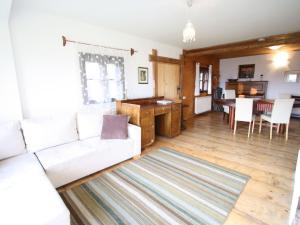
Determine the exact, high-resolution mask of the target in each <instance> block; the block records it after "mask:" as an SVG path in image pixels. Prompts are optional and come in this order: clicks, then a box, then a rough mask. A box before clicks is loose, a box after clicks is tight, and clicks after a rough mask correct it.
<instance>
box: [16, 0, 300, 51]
mask: <svg viewBox="0 0 300 225" xmlns="http://www.w3.org/2000/svg"><path fill="white" fill-rule="evenodd" d="M14 7H17V8H19V9H20V8H21V9H22V8H31V9H33V10H40V11H46V12H48V13H52V14H56V15H61V16H66V17H71V18H74V19H78V20H81V21H83V22H87V23H91V24H94V25H99V26H102V27H107V28H110V29H115V30H119V31H122V32H126V33H129V34H133V35H137V36H140V37H144V38H148V39H151V40H156V41H160V42H163V43H167V44H170V45H174V46H178V47H182V48H184V49H191V48H200V47H207V46H212V45H217V44H223V43H230V42H236V41H243V40H247V39H252V38H258V37H262V36H269V35H274V34H282V33H289V32H295V31H300V13H299V11H300V0H194V4H193V7H192V8H191V10H189V9H188V7H187V5H186V1H185V0H105V1H104V0H15V2H14ZM188 19H190V20H191V22H192V23H193V24H194V26H195V28H196V42H195V43H193V44H184V43H183V42H182V29H183V27H184V25H185V23H186V22H187V20H188Z"/></svg>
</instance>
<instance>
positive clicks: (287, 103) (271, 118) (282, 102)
mask: <svg viewBox="0 0 300 225" xmlns="http://www.w3.org/2000/svg"><path fill="white" fill-rule="evenodd" d="M294 101H295V99H276V100H275V102H274V105H273V109H272V113H271V115H265V114H262V115H261V116H260V123H259V133H261V126H262V121H263V120H265V121H268V122H269V123H270V140H272V130H273V124H277V133H279V127H280V125H281V124H285V125H286V130H285V139H286V140H288V134H289V123H290V117H291V113H292V108H293V104H294Z"/></svg>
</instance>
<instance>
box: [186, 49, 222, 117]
mask: <svg viewBox="0 0 300 225" xmlns="http://www.w3.org/2000/svg"><path fill="white" fill-rule="evenodd" d="M196 62H199V63H200V64H201V65H205V66H208V65H212V90H214V89H216V88H217V87H218V85H219V76H220V72H219V71H220V69H219V64H220V63H219V59H218V58H217V57H215V56H213V55H206V56H187V55H184V71H183V96H185V99H183V104H185V105H188V106H187V107H185V108H184V110H183V118H184V120H186V119H189V118H191V117H193V116H194V104H195V102H194V96H195V94H194V91H195V73H196V71H195V65H196Z"/></svg>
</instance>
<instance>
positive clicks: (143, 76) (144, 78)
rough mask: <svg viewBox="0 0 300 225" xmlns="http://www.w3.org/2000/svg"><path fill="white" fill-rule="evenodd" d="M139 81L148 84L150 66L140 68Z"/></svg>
mask: <svg viewBox="0 0 300 225" xmlns="http://www.w3.org/2000/svg"><path fill="white" fill-rule="evenodd" d="M138 82H139V84H148V68H147V67H139V68H138Z"/></svg>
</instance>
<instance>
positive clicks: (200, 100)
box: [195, 96, 212, 114]
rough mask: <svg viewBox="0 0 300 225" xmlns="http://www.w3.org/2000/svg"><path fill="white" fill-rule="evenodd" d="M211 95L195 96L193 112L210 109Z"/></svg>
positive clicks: (202, 111)
mask: <svg viewBox="0 0 300 225" xmlns="http://www.w3.org/2000/svg"><path fill="white" fill-rule="evenodd" d="M211 99H212V98H211V96H203V97H195V114H200V113H204V112H208V111H211Z"/></svg>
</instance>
